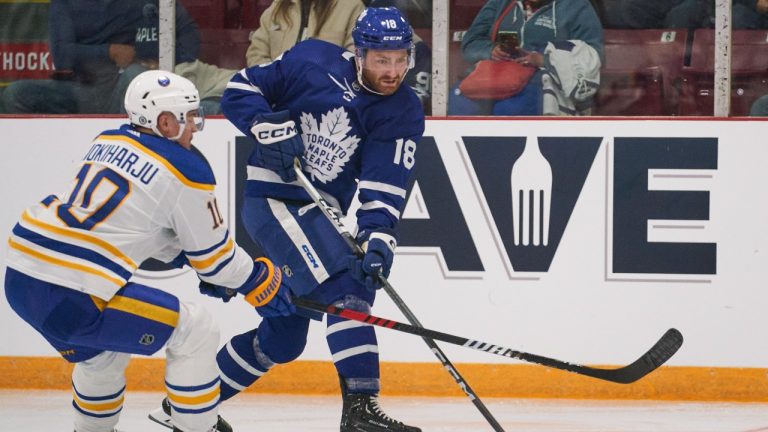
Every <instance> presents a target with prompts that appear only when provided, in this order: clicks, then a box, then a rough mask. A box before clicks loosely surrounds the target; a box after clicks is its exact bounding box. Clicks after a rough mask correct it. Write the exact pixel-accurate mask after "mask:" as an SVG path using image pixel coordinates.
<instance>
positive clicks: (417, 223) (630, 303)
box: [0, 118, 768, 400]
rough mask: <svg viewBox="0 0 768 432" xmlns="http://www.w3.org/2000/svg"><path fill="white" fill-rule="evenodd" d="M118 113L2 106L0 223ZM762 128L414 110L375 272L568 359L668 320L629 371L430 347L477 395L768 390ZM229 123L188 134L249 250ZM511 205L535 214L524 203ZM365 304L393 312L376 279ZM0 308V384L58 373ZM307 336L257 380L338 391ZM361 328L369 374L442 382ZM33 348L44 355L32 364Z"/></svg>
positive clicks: (650, 331) (216, 122) (443, 315)
mask: <svg viewBox="0 0 768 432" xmlns="http://www.w3.org/2000/svg"><path fill="white" fill-rule="evenodd" d="M121 123H122V120H121V119H115V118H113V119H103V118H93V119H69V118H50V119H8V118H4V119H0V136H2V137H3V139H2V145H0V164H1V165H2V172H3V173H4V175H5V180H4V181H3V182H2V185H0V190H2V197H3V202H4V206H3V208H2V210H0V226H2V227H6V228H5V229H6V230H8V231H9V230H10V228H11V227H12V225H13V223H14V222H15V220H16V218H17V217H18V215H19V214H20V213H21V211H22V209H23V208H24V207H25V206H27V205H29V204H30V203H31V202H34V201H35V200H37V199H39V198H42V197H44V196H46V195H48V194H50V193H52V192H63V191H64V190H66V189H67V188H68V187H69V184H70V179H71V178H72V177H73V176H74V174H75V169H74V164H75V163H76V162H77V160H78V159H79V158H80V157H82V155H84V153H85V151H86V150H87V148H88V145H89V141H90V140H91V139H92V138H93V137H94V136H95V135H96V134H97V133H98V132H100V131H101V130H104V129H109V128H113V127H117V126H118V125H119V124H121ZM767 133H768V122H765V121H754V120H752V121H750V120H732V121H730V120H729V121H726V120H570V121H566V120H557V119H520V120H517V119H516V120H504V119H485V120H440V119H435V120H429V121H428V122H427V131H426V133H425V137H424V138H423V139H422V141H421V142H419V144H418V151H417V160H418V163H417V164H416V168H415V170H416V172H415V174H414V177H415V183H414V185H413V187H412V188H410V189H409V193H408V198H407V204H406V206H405V208H404V210H403V214H402V222H401V226H400V246H399V248H398V253H397V257H396V259H395V267H394V270H393V272H392V275H391V278H390V281H391V282H392V285H393V286H394V287H395V289H396V290H397V291H398V293H399V294H400V295H401V296H402V297H403V299H404V300H405V302H406V303H407V304H408V305H409V307H410V308H411V309H412V310H413V312H414V313H415V314H416V316H417V317H418V318H419V320H420V321H421V322H422V323H423V324H424V325H425V326H426V327H429V328H433V329H435V330H439V331H442V332H446V333H451V334H456V335H459V336H463V337H469V338H473V339H478V340H481V341H486V342H491V343H496V344H501V345H504V346H507V347H511V348H514V349H518V350H522V351H526V352H530V353H535V354H541V355H545V356H548V357H554V358H557V359H561V360H566V361H571V362H576V363H582V364H592V365H623V364H627V363H630V362H631V361H633V360H634V359H635V358H637V357H638V356H639V355H640V354H641V353H643V352H644V351H645V350H646V349H647V348H649V347H650V346H651V345H652V344H653V342H655V340H656V339H657V338H658V337H659V336H660V335H661V334H662V333H663V332H664V330H666V329H667V328H669V327H676V328H678V329H679V330H680V331H682V333H683V334H684V335H685V338H686V341H685V344H684V345H683V348H682V349H681V350H680V352H679V353H678V354H677V355H676V356H675V357H674V358H673V359H672V360H671V361H670V362H669V365H671V366H672V367H669V368H663V369H662V370H660V371H658V372H657V373H654V374H653V375H651V376H649V377H648V378H647V379H645V380H642V381H640V382H639V383H637V384H634V385H630V386H621V385H615V384H603V383H599V382H597V381H595V380H590V379H588V378H582V377H574V376H571V375H568V374H566V373H563V372H559V371H553V370H549V369H546V368H542V367H538V366H529V365H522V364H519V363H515V362H510V361H508V360H507V359H504V358H501V357H496V356H492V355H489V354H484V353H479V352H476V351H472V350H467V349H462V348H460V347H452V346H447V345H446V346H444V350H445V352H446V354H448V355H449V356H450V359H451V360H452V361H453V362H454V363H457V364H459V366H460V369H461V370H462V372H463V373H464V374H465V376H466V378H467V379H468V380H469V381H470V383H471V384H472V386H473V387H474V388H475V390H476V391H477V392H478V393H479V394H481V395H485V394H487V395H489V396H494V395H497V396H536V397H597V398H604V397H619V398H633V397H639V398H656V399H705V400H709V399H715V400H716V399H723V400H768V386H767V385H766V383H765V376H766V369H764V368H766V366H767V365H768V349H767V348H766V346H765V344H763V343H761V342H760V338H759V337H758V338H755V337H754V336H753V335H759V334H761V330H762V329H764V328H768V325H767V324H768V317H766V314H765V313H764V308H765V305H766V304H768V293H766V290H765V288H764V286H765V281H766V280H768V278H766V276H768V275H767V273H768V270H767V269H766V267H768V266H766V263H767V260H766V255H765V254H766V247H767V246H768V230H767V229H766V228H765V223H766V221H768V202H767V201H768V200H766V193H765V185H768V171H766V169H765V167H766V166H768V147H767V146H766V143H765V140H766V134H767ZM239 135H240V134H239V133H238V132H237V131H236V130H235V129H234V128H233V127H232V126H231V125H230V124H229V123H228V122H226V121H225V120H223V119H209V120H208V121H207V122H206V128H205V130H204V131H203V132H201V133H199V134H198V135H197V136H196V138H195V144H196V145H197V146H198V147H200V148H201V150H202V151H203V153H205V154H206V156H207V157H208V159H209V161H210V163H211V165H212V167H213V169H214V172H215V174H216V178H217V182H218V192H217V193H218V201H219V205H220V208H221V209H222V212H223V213H225V217H226V218H227V219H228V221H229V223H230V225H231V226H233V229H234V230H235V231H236V235H237V238H238V241H239V242H242V243H243V244H245V245H246V246H247V247H248V248H249V250H250V251H251V252H252V253H255V252H256V251H255V249H253V248H252V246H251V245H250V244H249V242H248V241H247V239H246V238H244V235H245V233H244V231H243V230H242V229H237V228H238V226H237V218H236V214H237V209H238V206H239V204H240V200H239V196H240V193H239V191H240V189H241V188H242V185H243V178H244V164H245V159H246V158H247V154H248V151H249V148H250V146H251V144H250V143H249V142H247V140H246V139H245V138H244V137H241V136H239ZM393 145H394V144H393ZM320 150H321V149H320ZM404 151H405V149H404ZM403 156H404V157H403V158H401V159H400V160H399V161H392V162H391V163H397V162H399V163H403V161H404V160H405V157H406V156H407V154H405V153H404V154H403ZM322 157H331V156H330V153H328V156H326V155H322ZM51 185H58V186H56V187H54V188H53V189H52V186H51ZM532 190H536V191H538V193H537V194H532V193H531V192H530V191H532ZM521 191H522V192H521ZM537 195H538V197H539V201H537V200H536V196H537ZM514 197H517V200H515V198H514ZM516 201H517V202H516ZM528 202H530V203H532V204H535V205H534V206H535V207H537V208H539V209H540V210H544V209H545V207H546V205H545V204H544V203H549V211H548V212H546V211H541V212H540V213H539V212H534V211H531V210H530V208H526V210H529V211H527V212H526V211H521V209H522V208H523V206H524V205H525V203H528ZM534 206H532V207H534ZM547 213H548V217H547ZM346 222H347V223H348V225H349V226H353V224H354V220H353V218H348V219H347V220H346ZM526 224H527V226H528V227H529V229H528V232H527V233H526V232H525V230H523V229H522V228H523V227H525V226H526ZM516 228H517V229H516ZM526 234H527V235H526ZM5 247H6V246H5V242H3V248H5ZM4 255H5V251H3V256H4ZM141 280H142V282H144V283H148V284H153V285H155V286H158V287H163V288H168V289H169V290H172V291H173V292H174V293H176V294H178V295H179V296H180V297H182V298H185V299H190V300H195V301H200V302H205V303H206V304H208V305H209V306H210V307H211V308H212V309H213V311H214V313H215V315H216V318H217V319H218V321H219V323H220V324H221V328H222V335H224V336H231V335H233V334H235V333H237V332H241V331H245V330H247V329H249V328H252V327H254V326H255V325H257V324H258V317H257V316H256V315H255V314H254V313H253V312H252V311H251V310H249V309H248V308H247V307H246V306H245V304H244V303H242V302H241V303H240V304H227V305H224V304H220V303H216V302H214V301H212V300H209V299H208V298H202V297H200V296H199V295H198V294H197V289H196V285H197V284H196V283H195V280H196V278H195V276H194V275H193V274H191V273H190V271H188V270H187V271H163V270H160V271H142V273H141ZM374 312H375V314H376V315H379V316H383V317H388V318H392V319H395V320H399V321H405V318H403V316H402V315H401V314H400V312H399V311H398V310H397V308H396V307H395V306H394V305H393V304H392V302H391V301H390V300H389V299H388V298H386V295H385V294H384V293H381V295H379V298H378V300H377V303H376V306H375V307H374ZM0 324H2V326H3V328H4V331H3V332H2V334H0V370H3V371H4V372H7V373H4V374H3V375H4V377H3V378H0V387H2V386H6V387H15V386H24V385H28V386H30V387H36V386H39V387H46V386H48V385H50V386H53V387H57V386H58V385H59V384H56V383H57V382H59V380H60V379H61V380H63V381H61V382H63V384H61V386H63V387H66V386H68V385H69V381H68V379H67V374H65V373H59V372H60V370H59V369H56V368H58V367H59V366H61V367H65V366H66V365H64V364H63V362H61V361H59V360H58V359H55V358H54V357H53V356H54V352H53V350H52V349H51V348H49V347H48V346H46V344H45V343H44V342H43V340H42V338H40V337H39V336H38V335H36V334H35V333H34V331H33V330H32V329H30V328H28V327H27V326H26V325H25V324H24V323H23V322H22V321H21V320H20V319H18V317H16V316H15V315H14V314H13V312H12V311H11V310H10V308H9V307H8V305H7V303H6V302H5V301H3V302H0ZM323 334H324V327H323V325H321V324H316V325H313V326H312V328H311V334H310V342H309V344H308V346H307V349H306V351H305V353H304V354H303V356H302V358H301V361H299V362H296V363H294V364H291V365H289V366H286V367H283V368H282V369H281V370H278V371H276V373H274V374H270V376H268V379H265V380H263V382H261V383H260V385H259V390H261V391H296V392H326V391H327V392H332V391H335V387H334V385H335V384H334V379H335V378H334V376H333V375H334V373H333V370H332V367H331V365H330V363H328V360H329V354H328V348H327V347H326V346H325V344H324V341H323ZM377 334H378V336H379V341H380V351H381V358H382V360H383V361H384V363H385V364H384V367H383V372H382V374H383V380H384V387H385V390H387V391H389V392H394V393H404V394H408V393H414V392H415V393H418V392H425V394H451V395H455V394H458V390H457V387H456V385H455V384H453V382H452V380H451V379H450V376H448V374H447V373H445V372H444V371H443V370H442V369H441V368H440V366H439V365H438V364H437V363H436V361H435V359H434V356H433V354H432V353H431V352H430V351H429V350H428V349H427V348H426V346H425V345H424V343H423V341H421V340H420V339H419V338H416V337H413V336H410V335H404V334H398V333H394V332H389V331H387V330H379V331H377ZM38 362H44V364H45V365H46V368H45V369H44V370H50V371H52V372H50V373H44V374H43V376H41V372H40V368H39V367H37V366H34V365H38V366H39V363H38ZM33 366H34V367H33ZM57 370H59V372H56V371H57ZM161 370H162V367H161V364H160V362H159V361H158V360H144V361H134V364H133V366H132V374H133V375H132V376H136V377H141V378H136V380H137V384H136V385H152V384H150V382H156V384H157V389H160V384H161V383H162V380H161V379H160V378H157V379H151V380H147V379H144V378H145V377H146V376H147V375H146V374H150V375H151V376H157V377H160V376H161V373H162V372H161ZM318 370H319V371H320V372H317V371H318ZM33 371H34V372H33ZM273 375H274V376H273ZM139 383H144V384H139ZM129 385H130V384H129ZM324 389H325V390H324Z"/></svg>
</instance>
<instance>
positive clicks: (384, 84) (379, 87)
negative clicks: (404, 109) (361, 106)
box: [363, 73, 405, 96]
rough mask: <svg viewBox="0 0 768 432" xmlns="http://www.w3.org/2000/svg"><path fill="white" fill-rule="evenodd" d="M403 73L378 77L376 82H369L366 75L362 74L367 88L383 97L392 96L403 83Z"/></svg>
mask: <svg viewBox="0 0 768 432" xmlns="http://www.w3.org/2000/svg"><path fill="white" fill-rule="evenodd" d="M404 78H405V73H402V74H400V75H387V76H380V77H378V78H376V80H371V79H370V78H369V77H368V76H366V74H363V79H364V80H365V81H366V84H368V85H367V87H368V86H370V87H371V88H372V89H373V90H375V92H376V93H379V94H381V95H384V96H389V95H392V94H394V93H395V92H396V91H397V90H398V89H399V88H400V85H401V84H402V83H403V79H404Z"/></svg>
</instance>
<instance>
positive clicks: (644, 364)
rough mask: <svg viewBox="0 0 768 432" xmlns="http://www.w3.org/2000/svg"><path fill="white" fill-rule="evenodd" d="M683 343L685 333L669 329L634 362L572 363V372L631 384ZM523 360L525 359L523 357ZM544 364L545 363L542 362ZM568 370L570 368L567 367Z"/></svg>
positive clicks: (652, 369) (653, 368)
mask: <svg viewBox="0 0 768 432" xmlns="http://www.w3.org/2000/svg"><path fill="white" fill-rule="evenodd" d="M682 345H683V334H682V333H680V331H679V330H677V329H675V328H671V329H669V330H667V331H666V332H665V333H664V335H662V336H661V338H660V339H659V340H658V342H656V344H654V345H653V346H652V347H651V349H649V350H648V352H646V353H645V354H643V355H642V356H640V358H638V359H637V360H635V361H634V362H633V363H632V364H629V365H627V366H624V367H622V368H618V369H598V368H590V367H586V366H578V365H572V366H573V367H574V370H571V372H576V373H580V374H582V375H587V376H591V377H593V378H598V379H602V380H606V381H611V382H615V383H619V384H631V383H633V382H635V381H637V380H639V379H640V378H642V377H644V376H646V375H648V374H649V373H651V372H653V371H655V370H656V369H658V368H659V366H661V365H663V364H664V363H666V362H667V360H669V359H670V358H671V357H672V356H673V355H675V353H676V352H677V350H679V349H680V347H681V346H682ZM523 360H525V359H524V358H523ZM542 364H545V363H543V362H542ZM566 370H569V369H567V368H566Z"/></svg>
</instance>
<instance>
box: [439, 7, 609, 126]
mask: <svg viewBox="0 0 768 432" xmlns="http://www.w3.org/2000/svg"><path fill="white" fill-rule="evenodd" d="M502 31H508V32H516V33H517V35H518V38H519V48H516V49H513V50H511V51H510V50H509V49H508V48H507V47H505V46H503V45H502V44H500V43H497V42H496V40H497V36H498V34H499V32H502ZM461 48H462V54H463V55H464V58H465V59H466V60H467V61H468V62H470V63H473V64H474V63H476V62H478V61H480V60H489V59H492V60H495V61H514V62H518V63H521V64H523V65H529V66H534V67H536V68H538V72H537V73H536V74H535V75H534V76H533V77H532V78H531V79H530V81H529V82H528V84H527V85H526V86H525V87H524V88H523V90H522V91H521V92H520V93H518V94H516V95H514V96H512V97H510V98H507V99H502V100H473V99H470V98H468V97H466V96H464V95H463V94H461V91H460V90H459V89H458V86H457V87H456V88H454V89H453V91H452V92H451V94H449V99H448V113H449V114H453V115H488V114H491V115H541V114H544V115H588V114H589V113H590V107H591V102H592V97H593V96H594V94H595V93H596V92H597V88H598V86H599V83H600V66H601V64H602V62H601V58H602V55H603V29H602V26H601V24H600V20H599V19H598V17H597V14H596V13H595V10H594V9H593V8H592V5H591V4H590V2H589V0H512V1H510V0H489V1H488V2H487V3H486V4H485V5H483V7H482V8H481V9H480V11H479V12H478V14H477V16H476V17H475V20H474V21H473V22H472V25H471V26H470V28H469V30H467V32H466V34H465V35H464V38H463V40H462V43H461Z"/></svg>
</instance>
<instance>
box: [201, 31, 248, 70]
mask: <svg viewBox="0 0 768 432" xmlns="http://www.w3.org/2000/svg"><path fill="white" fill-rule="evenodd" d="M249 34H250V30H246V29H242V30H241V29H201V30H200V56H199V57H200V60H201V61H203V62H205V63H210V64H213V65H216V66H219V67H222V68H226V69H242V68H244V67H245V51H246V50H247V49H248V45H249V43H250V39H249V38H248V35H249Z"/></svg>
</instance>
